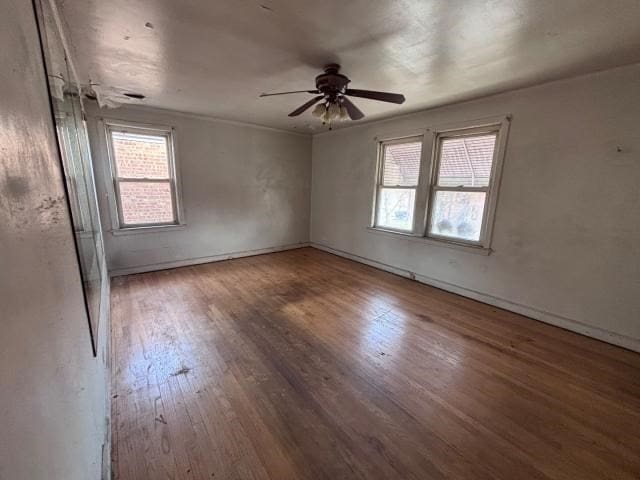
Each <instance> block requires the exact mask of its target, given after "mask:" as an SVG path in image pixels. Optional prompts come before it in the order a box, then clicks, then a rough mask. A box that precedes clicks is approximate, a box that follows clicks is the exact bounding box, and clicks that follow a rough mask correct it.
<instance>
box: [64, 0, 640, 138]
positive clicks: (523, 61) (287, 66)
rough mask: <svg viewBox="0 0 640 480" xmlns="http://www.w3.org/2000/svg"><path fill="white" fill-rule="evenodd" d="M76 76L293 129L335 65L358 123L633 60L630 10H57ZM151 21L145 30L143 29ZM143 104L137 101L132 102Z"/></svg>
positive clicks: (400, 0) (159, 101)
mask: <svg viewBox="0 0 640 480" xmlns="http://www.w3.org/2000/svg"><path fill="white" fill-rule="evenodd" d="M58 1H59V4H60V9H61V13H62V16H63V18H64V21H65V22H66V27H67V29H68V34H69V37H70V39H69V40H70V43H71V44H72V48H73V50H74V51H75V56H76V58H75V63H76V67H77V69H78V71H79V74H80V75H81V76H83V77H84V79H85V80H86V79H87V78H90V79H91V80H92V81H93V82H96V83H99V84H100V85H101V87H102V88H103V89H104V88H107V89H113V91H116V92H122V91H132V92H140V93H143V94H144V95H146V96H147V99H145V100H144V101H143V102H142V103H143V104H146V105H150V106H154V107H161V108H166V109H172V110H179V111H183V112H192V113H197V114H204V115H211V116H214V117H218V118H225V119H230V120H238V121H244V122H251V123H256V124H261V125H266V126H272V127H277V128H284V129H288V130H296V131H312V130H316V131H318V130H320V129H322V127H321V126H320V123H319V121H318V120H316V119H314V118H313V117H312V116H311V114H310V112H306V113H305V114H303V115H301V116H300V117H297V118H290V117H288V116H287V114H288V113H289V112H290V111H292V110H294V109H295V108H296V107H298V106H299V105H301V104H302V103H304V102H305V101H306V100H307V99H308V98H310V96H309V95H307V94H295V95H288V96H280V97H269V98H258V95H259V94H260V93H261V92H271V91H282V90H298V89H306V88H314V77H315V75H317V74H318V73H320V71H321V68H322V66H323V65H324V64H326V63H330V62H338V63H340V64H341V65H342V66H343V73H345V74H346V75H347V76H349V77H350V78H351V80H352V83H351V85H350V86H351V87H352V88H361V89H371V90H387V91H392V92H399V93H403V94H404V95H405V96H406V98H407V101H406V102H405V103H404V104H403V105H393V104H385V103H380V102H375V101H371V100H365V99H355V103H356V104H357V105H358V106H359V107H360V109H361V110H362V111H363V112H364V113H365V114H366V118H365V120H364V121H366V120H371V119H374V118H382V117H388V116H392V115H397V114H400V113H407V112H410V111H415V110H420V109H424V108H427V107H432V106H436V105H442V104H445V103H449V102H454V101H459V100H463V99H470V98H474V97H479V96H482V95H486V94H490V93H496V92H500V91H505V90H510V89H513V88H518V87H522V86H526V85H531V84H534V83H540V82H544V81H548V80H553V79H558V78H562V77H568V76H574V75H578V74H582V73H586V72H589V71H595V70H602V69H606V68H610V67H614V66H618V65H624V64H629V63H634V62H639V61H640V0H606V1H605V0H387V1H373V0H136V1H132V0H109V1H105V0H58ZM147 22H149V23H150V26H152V27H153V28H149V26H145V24H146V23H147ZM132 103H140V102H132Z"/></svg>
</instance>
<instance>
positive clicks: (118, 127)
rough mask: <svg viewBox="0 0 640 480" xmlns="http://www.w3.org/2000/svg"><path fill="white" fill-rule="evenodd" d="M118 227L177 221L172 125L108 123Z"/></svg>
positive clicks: (164, 224)
mask: <svg viewBox="0 0 640 480" xmlns="http://www.w3.org/2000/svg"><path fill="white" fill-rule="evenodd" d="M106 131H107V144H108V152H109V160H110V165H111V172H112V176H113V193H114V197H115V205H114V207H115V210H116V212H117V218H116V219H115V220H116V222H114V223H115V226H116V228H119V229H127V228H141V227H152V226H168V225H178V224H179V223H180V214H179V212H180V211H179V208H178V206H179V205H178V200H179V198H178V189H177V181H176V168H175V159H174V142H173V131H172V129H170V128H160V127H142V126H136V125H130V124H126V125H125V124H120V123H118V124H116V123H106Z"/></svg>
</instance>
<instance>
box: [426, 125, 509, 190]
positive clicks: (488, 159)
mask: <svg viewBox="0 0 640 480" xmlns="http://www.w3.org/2000/svg"><path fill="white" fill-rule="evenodd" d="M496 138H497V135H496V134H495V133H492V134H489V135H477V136H474V137H460V138H446V139H444V140H443V141H442V143H441V147H440V149H441V150H440V169H439V172H438V185H440V186H443V187H457V186H465V187H487V186H488V185H489V179H490V178H491V165H492V163H493V150H494V148H495V145H496Z"/></svg>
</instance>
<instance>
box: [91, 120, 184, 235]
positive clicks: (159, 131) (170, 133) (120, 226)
mask: <svg viewBox="0 0 640 480" xmlns="http://www.w3.org/2000/svg"><path fill="white" fill-rule="evenodd" d="M100 122H101V123H102V130H103V132H104V140H105V145H106V154H107V159H108V165H109V178H108V181H107V182H106V183H107V191H108V194H109V207H110V211H111V225H112V231H111V232H112V233H113V234H116V235H117V234H120V233H140V232H152V231H157V230H165V229H171V228H176V227H182V226H184V225H185V223H184V214H183V210H182V189H181V182H180V175H179V169H178V166H177V161H176V140H175V129H174V128H173V127H169V126H160V125H150V124H143V123H137V122H130V121H123V120H114V119H104V118H103V119H101V120H100ZM112 132H122V133H131V134H139V135H153V136H156V137H158V136H162V137H165V139H166V141H167V157H168V158H167V160H168V162H169V180H168V182H169V185H170V188H171V202H172V208H173V217H174V218H173V220H172V221H170V222H160V223H142V224H128V223H125V222H124V220H123V217H122V207H121V204H120V202H121V199H120V183H122V182H145V183H149V182H159V183H167V180H164V179H162V180H159V179H153V178H121V177H118V169H117V166H116V161H115V157H114V148H113V137H112V135H111V134H112Z"/></svg>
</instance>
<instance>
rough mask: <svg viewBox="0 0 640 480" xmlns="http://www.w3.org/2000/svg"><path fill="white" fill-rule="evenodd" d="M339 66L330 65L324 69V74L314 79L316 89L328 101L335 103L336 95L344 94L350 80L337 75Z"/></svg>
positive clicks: (339, 74)
mask: <svg viewBox="0 0 640 480" xmlns="http://www.w3.org/2000/svg"><path fill="white" fill-rule="evenodd" d="M339 70H340V65H337V64H333V63H332V64H330V65H327V66H326V67H324V73H322V74H320V75H318V76H317V77H316V88H317V89H318V90H319V91H320V92H322V93H324V94H325V96H326V97H327V99H328V100H329V101H335V100H336V98H337V97H338V95H340V94H344V92H345V90H346V89H347V85H348V84H349V82H350V81H351V80H349V78H347V77H346V76H345V75H342V74H341V73H338V71H339Z"/></svg>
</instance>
